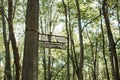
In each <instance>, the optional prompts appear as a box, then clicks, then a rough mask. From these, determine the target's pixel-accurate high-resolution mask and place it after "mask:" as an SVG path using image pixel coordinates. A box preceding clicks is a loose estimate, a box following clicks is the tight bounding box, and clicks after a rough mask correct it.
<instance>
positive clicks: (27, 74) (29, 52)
mask: <svg viewBox="0 0 120 80" xmlns="http://www.w3.org/2000/svg"><path fill="white" fill-rule="evenodd" d="M38 14H39V0H28V2H27V11H26V32H25V44H24V57H23V70H22V80H38V37H39V33H38V22H39V21H38V18H39V16H38Z"/></svg>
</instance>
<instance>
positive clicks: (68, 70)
mask: <svg viewBox="0 0 120 80" xmlns="http://www.w3.org/2000/svg"><path fill="white" fill-rule="evenodd" d="M62 3H63V6H64V14H65V27H66V33H67V37H68V38H67V80H70V66H69V64H70V59H69V57H70V52H69V29H68V25H67V24H68V21H67V6H66V4H65V2H64V0H62Z"/></svg>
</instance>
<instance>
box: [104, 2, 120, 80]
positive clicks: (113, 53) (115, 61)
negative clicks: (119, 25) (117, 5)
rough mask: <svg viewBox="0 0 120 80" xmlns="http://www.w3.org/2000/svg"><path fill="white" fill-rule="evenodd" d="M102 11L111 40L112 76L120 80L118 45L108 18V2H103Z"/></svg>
mask: <svg viewBox="0 0 120 80" xmlns="http://www.w3.org/2000/svg"><path fill="white" fill-rule="evenodd" d="M102 10H103V16H104V20H105V24H106V29H107V36H108V40H109V50H110V60H111V67H112V75H113V78H114V80H120V77H119V66H118V58H117V52H116V45H115V41H114V38H113V34H112V31H111V27H110V20H109V16H108V8H107V1H106V0H103V4H102Z"/></svg>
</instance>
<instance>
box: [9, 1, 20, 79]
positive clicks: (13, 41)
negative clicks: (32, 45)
mask: <svg viewBox="0 0 120 80" xmlns="http://www.w3.org/2000/svg"><path fill="white" fill-rule="evenodd" d="M13 16H14V14H13V1H12V0H8V26H9V36H10V40H11V44H12V50H13V55H14V63H15V69H16V76H15V79H16V80H19V79H20V63H19V51H18V48H17V44H16V39H15V35H14V29H13Z"/></svg>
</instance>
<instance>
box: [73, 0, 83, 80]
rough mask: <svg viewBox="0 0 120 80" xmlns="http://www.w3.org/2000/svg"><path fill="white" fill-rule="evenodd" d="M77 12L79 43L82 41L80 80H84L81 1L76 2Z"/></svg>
mask: <svg viewBox="0 0 120 80" xmlns="http://www.w3.org/2000/svg"><path fill="white" fill-rule="evenodd" d="M75 2H76V7H77V12H78V31H79V41H80V64H79V75H80V76H79V80H83V72H82V71H83V61H84V47H83V36H82V26H81V14H80V6H79V1H78V0H75Z"/></svg>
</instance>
